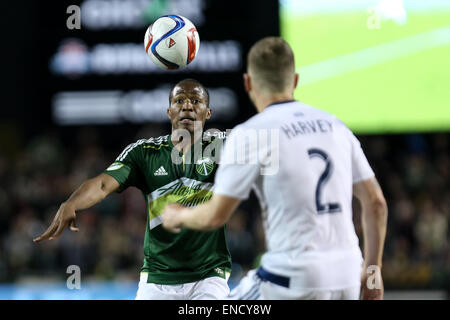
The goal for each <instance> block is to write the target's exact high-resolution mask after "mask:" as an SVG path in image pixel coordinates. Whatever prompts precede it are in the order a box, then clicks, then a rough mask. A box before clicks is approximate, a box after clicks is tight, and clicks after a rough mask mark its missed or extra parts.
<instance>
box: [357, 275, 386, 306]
mask: <svg viewBox="0 0 450 320" xmlns="http://www.w3.org/2000/svg"><path fill="white" fill-rule="evenodd" d="M364 270H366V269H364ZM378 270H379V269H378ZM383 296H384V285H383V278H382V277H381V272H377V271H376V272H375V273H373V274H371V273H366V274H364V273H363V274H362V277H361V300H383Z"/></svg>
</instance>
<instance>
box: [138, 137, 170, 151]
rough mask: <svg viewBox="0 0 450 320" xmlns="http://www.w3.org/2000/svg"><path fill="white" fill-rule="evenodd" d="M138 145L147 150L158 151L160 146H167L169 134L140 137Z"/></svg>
mask: <svg viewBox="0 0 450 320" xmlns="http://www.w3.org/2000/svg"><path fill="white" fill-rule="evenodd" d="M139 141H140V146H141V148H143V149H147V150H148V151H158V150H161V148H164V147H169V135H168V134H167V135H165V136H159V137H152V138H148V139H141V140H139Z"/></svg>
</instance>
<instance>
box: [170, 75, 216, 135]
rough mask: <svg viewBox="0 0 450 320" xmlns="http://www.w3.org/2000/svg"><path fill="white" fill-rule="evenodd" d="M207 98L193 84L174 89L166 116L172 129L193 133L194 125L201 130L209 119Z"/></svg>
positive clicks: (197, 86)
mask: <svg viewBox="0 0 450 320" xmlns="http://www.w3.org/2000/svg"><path fill="white" fill-rule="evenodd" d="M207 103H208V98H207V96H206V92H205V91H204V90H203V88H202V87H201V86H199V85H197V84H195V83H183V84H181V85H178V86H176V87H175V89H174V90H173V93H172V98H171V99H170V107H169V108H168V109H167V114H168V116H169V119H170V121H171V122H172V128H173V130H175V129H186V130H188V131H189V132H190V133H193V132H194V124H195V122H196V121H198V122H197V126H198V125H200V126H201V128H203V125H204V124H205V121H206V120H207V119H209V118H210V117H211V109H210V108H209V107H208V104H207Z"/></svg>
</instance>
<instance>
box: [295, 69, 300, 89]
mask: <svg viewBox="0 0 450 320" xmlns="http://www.w3.org/2000/svg"><path fill="white" fill-rule="evenodd" d="M299 78H300V75H299V74H298V73H297V72H296V73H295V75H294V89H295V88H297V85H298V79H299Z"/></svg>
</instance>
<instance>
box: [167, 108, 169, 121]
mask: <svg viewBox="0 0 450 320" xmlns="http://www.w3.org/2000/svg"><path fill="white" fill-rule="evenodd" d="M167 116H168V117H169V119H170V108H167Z"/></svg>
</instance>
